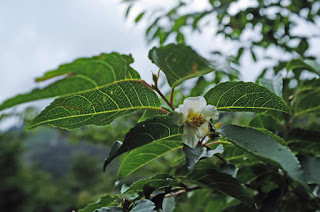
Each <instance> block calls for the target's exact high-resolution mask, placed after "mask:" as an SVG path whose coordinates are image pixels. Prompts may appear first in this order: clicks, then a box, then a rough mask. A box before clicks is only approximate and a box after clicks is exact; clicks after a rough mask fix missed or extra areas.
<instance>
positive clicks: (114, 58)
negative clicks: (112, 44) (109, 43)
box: [0, 53, 140, 110]
mask: <svg viewBox="0 0 320 212" xmlns="http://www.w3.org/2000/svg"><path fill="white" fill-rule="evenodd" d="M131 63H133V59H132V57H131V55H130V56H128V55H120V54H118V53H111V54H101V55H100V56H95V57H92V58H81V59H77V60H75V61H74V62H72V63H69V64H65V65H61V66H60V67H59V68H58V69H57V70H54V71H49V72H47V73H46V74H45V75H44V76H43V77H40V78H37V81H44V80H47V79H50V78H54V77H58V76H65V77H64V78H63V79H61V80H58V81H56V82H54V83H52V84H50V85H48V86H47V87H45V88H42V89H35V90H33V91H31V92H29V93H27V94H22V95H18V96H15V97H13V98H11V99H8V100H7V101H5V102H3V103H2V105H0V110H4V109H6V108H9V107H12V106H15V105H18V104H21V103H25V102H30V101H35V100H39V99H44V98H50V97H56V96H64V95H71V94H74V93H77V92H80V91H87V90H91V89H94V88H97V87H100V86H103V85H108V84H110V83H112V82H114V81H119V80H124V79H140V75H139V74H138V72H136V71H135V70H134V69H132V68H131V67H130V64H131Z"/></svg>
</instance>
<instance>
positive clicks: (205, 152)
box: [183, 144, 223, 171]
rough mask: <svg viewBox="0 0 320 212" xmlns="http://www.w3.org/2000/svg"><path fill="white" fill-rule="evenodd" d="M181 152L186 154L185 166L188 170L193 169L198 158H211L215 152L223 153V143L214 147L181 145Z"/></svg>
mask: <svg viewBox="0 0 320 212" xmlns="http://www.w3.org/2000/svg"><path fill="white" fill-rule="evenodd" d="M183 153H184V154H185V156H186V163H187V168H188V169H189V170H190V171H193V170H194V168H195V167H196V165H197V163H198V162H199V160H200V159H202V158H211V157H212V156H213V155H215V154H218V153H220V154H221V153H223V145H221V144H220V145H219V146H217V147H216V148H215V149H210V148H206V147H200V146H198V147H196V148H191V147H189V146H187V145H183Z"/></svg>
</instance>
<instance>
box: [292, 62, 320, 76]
mask: <svg viewBox="0 0 320 212" xmlns="http://www.w3.org/2000/svg"><path fill="white" fill-rule="evenodd" d="M296 68H305V69H307V70H309V71H311V72H313V73H315V74H318V75H320V65H319V64H318V63H317V62H316V61H315V60H303V59H294V60H291V61H290V62H289V63H288V64H287V71H290V70H293V69H296Z"/></svg>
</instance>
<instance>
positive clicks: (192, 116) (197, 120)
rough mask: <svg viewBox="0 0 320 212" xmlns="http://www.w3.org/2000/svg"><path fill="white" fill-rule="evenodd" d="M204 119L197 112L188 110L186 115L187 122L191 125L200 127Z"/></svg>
mask: <svg viewBox="0 0 320 212" xmlns="http://www.w3.org/2000/svg"><path fill="white" fill-rule="evenodd" d="M205 122H206V120H205V119H204V118H203V116H202V115H200V114H199V113H193V112H190V113H189V115H188V116H187V123H188V124H189V125H190V126H192V127H200V126H201V125H202V124H203V123H205Z"/></svg>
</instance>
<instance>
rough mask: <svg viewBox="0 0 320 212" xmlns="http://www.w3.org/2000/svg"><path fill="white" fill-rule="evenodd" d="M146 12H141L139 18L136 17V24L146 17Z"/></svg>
mask: <svg viewBox="0 0 320 212" xmlns="http://www.w3.org/2000/svg"><path fill="white" fill-rule="evenodd" d="M145 13H146V12H145V11H144V12H141V13H140V14H139V15H138V16H137V17H136V19H135V20H134V21H135V22H136V23H138V22H139V21H140V20H141V19H142V17H143V16H144V14H145Z"/></svg>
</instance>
